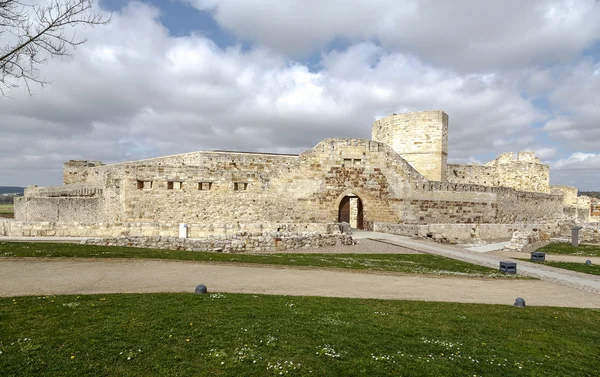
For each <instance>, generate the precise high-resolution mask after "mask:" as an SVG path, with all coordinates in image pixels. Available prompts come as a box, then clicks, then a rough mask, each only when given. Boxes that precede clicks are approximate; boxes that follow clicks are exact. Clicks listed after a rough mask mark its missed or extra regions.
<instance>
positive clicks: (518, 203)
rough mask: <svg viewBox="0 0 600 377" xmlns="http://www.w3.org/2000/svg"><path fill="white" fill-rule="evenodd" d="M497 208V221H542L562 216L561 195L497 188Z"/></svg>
mask: <svg viewBox="0 0 600 377" xmlns="http://www.w3.org/2000/svg"><path fill="white" fill-rule="evenodd" d="M497 209H498V213H497V216H496V220H497V222H499V223H507V224H510V223H521V222H529V223H543V222H554V221H559V220H561V219H562V218H563V215H562V214H563V204H562V195H552V194H544V193H536V192H523V191H516V190H513V189H509V188H506V189H504V188H503V189H500V190H498V197H497Z"/></svg>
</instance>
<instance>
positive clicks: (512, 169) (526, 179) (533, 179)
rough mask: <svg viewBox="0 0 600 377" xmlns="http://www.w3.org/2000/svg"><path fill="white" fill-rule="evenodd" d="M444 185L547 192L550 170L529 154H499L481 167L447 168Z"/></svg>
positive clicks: (451, 166)
mask: <svg viewBox="0 0 600 377" xmlns="http://www.w3.org/2000/svg"><path fill="white" fill-rule="evenodd" d="M447 177H448V182H454V183H466V184H477V185H484V186H496V187H510V188H514V189H516V190H520V191H528V192H543V193H550V191H551V190H550V183H549V182H550V167H549V166H548V165H545V164H542V163H540V161H539V159H538V158H537V157H535V155H534V153H533V152H519V153H518V154H517V156H516V158H515V156H514V154H513V153H512V152H507V153H503V154H501V155H500V156H498V158H496V159H495V160H493V161H490V162H488V163H486V164H485V165H483V166H482V165H476V164H472V165H455V164H452V165H448V176H447Z"/></svg>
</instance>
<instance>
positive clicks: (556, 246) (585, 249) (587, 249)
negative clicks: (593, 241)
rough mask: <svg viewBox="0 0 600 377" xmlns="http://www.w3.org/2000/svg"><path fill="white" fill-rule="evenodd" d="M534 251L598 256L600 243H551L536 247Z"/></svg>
mask: <svg viewBox="0 0 600 377" xmlns="http://www.w3.org/2000/svg"><path fill="white" fill-rule="evenodd" d="M536 251H540V252H543V253H548V254H563V255H584V256H589V257H600V245H579V246H578V247H573V246H571V245H570V244H568V243H551V244H549V245H546V246H544V247H541V248H539V249H537V250H536Z"/></svg>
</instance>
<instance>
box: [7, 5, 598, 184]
mask: <svg viewBox="0 0 600 377" xmlns="http://www.w3.org/2000/svg"><path fill="white" fill-rule="evenodd" d="M211 9H213V11H214V12H217V10H216V8H215V7H212V8H211ZM394 9H395V8H394ZM349 12H350V10H349ZM359 13H360V12H359ZM350 16H352V17H358V16H359V15H347V17H350ZM215 17H217V18H218V17H219V15H218V13H215ZM344 17H346V16H344ZM344 17H342V18H344ZM248 22H254V21H253V20H252V17H250V16H249V17H248ZM336 22H337V21H336ZM340 22H341V21H340ZM344 22H345V21H344ZM319 27H323V28H327V27H329V26H327V25H321V26H319ZM306 29H307V30H308V29H311V28H306ZM83 32H84V33H85V34H84V35H85V36H86V37H88V42H87V43H86V44H84V45H83V46H81V47H80V48H78V49H77V50H76V51H75V54H74V56H73V57H71V58H65V59H56V60H51V61H49V63H48V64H47V65H46V66H44V67H43V72H44V75H46V76H47V77H48V78H50V79H51V80H52V85H50V86H48V87H46V88H44V89H42V88H36V89H35V95H34V96H33V97H29V95H28V94H27V93H26V91H25V90H18V91H15V92H13V93H11V98H7V97H4V98H0V128H1V134H2V138H3V148H2V149H0V177H2V179H3V180H6V181H3V182H0V185H28V184H39V185H48V184H60V180H61V173H60V169H61V167H62V163H63V162H64V161H67V160H69V159H94V160H101V161H104V162H107V163H110V162H118V161H129V160H136V159H141V158H147V157H154V156H161V155H170V154H176V153H183V152H190V151H197V150H214V149H225V150H240V151H270V152H281V153H299V152H302V151H304V150H306V149H309V148H311V147H313V146H314V145H315V144H317V143H318V142H319V141H321V140H322V139H325V138H327V137H363V138H369V137H370V131H371V124H372V122H373V121H374V120H375V119H377V118H380V117H383V116H387V115H389V114H392V113H400V112H405V111H420V110H435V109H440V110H444V111H446V112H447V113H448V114H449V116H450V133H449V142H450V145H449V159H450V161H452V162H468V161H469V160H472V159H476V160H482V161H489V160H490V159H492V158H494V157H495V156H496V155H498V154H500V153H502V152H504V151H507V150H513V151H517V150H522V149H529V150H530V149H535V150H537V151H538V153H539V155H540V157H541V158H542V159H551V158H554V157H556V156H563V155H564V154H565V153H568V152H565V151H563V150H561V149H560V148H559V147H557V146H556V145H551V144H548V143H547V142H545V141H544V138H543V136H546V135H555V133H556V132H559V131H564V132H567V131H568V132H578V131H580V130H582V129H583V128H580V125H579V123H578V120H579V119H583V117H585V116H591V118H590V121H593V119H595V118H593V117H594V116H595V115H594V114H595V113H594V112H593V109H592V110H591V112H590V111H588V110H587V109H588V107H589V104H590V103H593V101H591V100H590V98H593V97H588V98H587V99H586V97H585V95H582V97H581V98H579V102H578V101H569V98H570V96H569V93H572V91H576V90H577V88H576V87H577V85H578V84H580V83H582V81H583V80H584V79H585V77H586V76H585V75H586V72H591V73H593V71H594V69H596V68H595V67H597V66H596V65H594V63H593V62H591V63H588V65H587V66H583V65H582V66H579V65H578V67H580V71H574V72H573V75H569V73H568V72H567V71H568V69H567V68H565V67H566V66H565V67H563V68H562V70H561V69H551V68H548V69H542V70H539V71H541V72H542V74H540V75H539V76H538V77H536V81H535V83H534V81H533V80H527V77H533V75H529V73H530V71H528V70H524V71H514V72H513V73H506V72H505V73H501V72H486V73H473V72H462V71H460V70H455V69H451V68H448V67H446V66H443V65H442V66H441V65H437V64H434V63H432V62H431V61H428V60H425V59H424V58H423V55H422V54H418V53H413V52H410V51H399V50H398V49H397V48H395V47H393V46H392V45H388V44H385V43H383V44H382V43H375V42H373V41H369V40H366V41H358V40H357V41H355V42H352V43H350V44H348V46H345V47H340V48H338V49H335V50H332V51H323V52H322V53H321V55H320V58H319V61H318V62H317V64H316V65H314V64H311V65H309V64H308V63H307V62H303V61H300V60H294V59H293V58H292V57H290V56H289V55H286V54H284V53H283V52H282V51H281V50H277V49H274V48H273V47H269V46H263V45H260V44H256V45H252V46H249V47H248V46H244V47H243V48H242V46H240V45H236V46H229V47H220V46H218V45H217V44H215V43H214V42H213V41H212V40H211V39H209V38H207V37H206V36H204V35H202V34H190V35H185V36H179V37H175V36H173V35H171V34H170V33H169V30H167V29H166V28H165V27H164V26H163V25H162V24H161V23H160V21H159V13H158V11H157V9H156V8H153V7H151V6H148V5H145V4H142V3H131V4H129V6H127V7H125V8H124V9H123V10H122V11H121V12H119V13H115V14H114V15H113V22H112V23H111V24H110V25H108V26H107V27H102V28H94V29H86V30H83ZM307 32H308V33H311V32H312V31H310V30H308V31H307ZM300 36H302V34H298V38H300ZM357 38H359V37H358V36H357ZM315 67H316V68H315ZM536 72H537V71H536ZM575 72H581V75H580V76H577V73H575ZM563 77H564V78H563ZM561 83H562V85H561ZM534 84H535V85H534ZM587 84H588V86H585V90H586V93H591V92H590V91H591V90H594V89H595V86H594V85H595V84H593V83H589V82H588V83H587ZM547 87H551V88H554V89H553V90H554V91H553V92H552V93H551V94H552V101H555V102H556V103H557V104H558V103H559V104H560V106H561V111H560V112H559V113H558V114H556V113H553V112H552V111H546V110H541V109H539V108H537V107H536V106H534V105H533V104H532V102H531V100H530V98H528V96H527V95H524V94H523V93H524V92H529V93H531V94H532V95H539V93H540V92H541V90H542V89H540V88H547ZM544 93H545V92H544ZM580 101H584V102H585V103H587V104H588V106H586V105H585V104H581V103H580ZM563 107H564V109H565V111H562V109H563ZM586 111H588V112H586ZM536 123H544V124H545V125H546V126H545V127H543V128H533V127H532V125H533V124H536ZM590 124H591V123H590ZM573 140H575V139H573ZM594 142H595V141H589V143H594ZM574 150H578V151H586V150H585V149H574ZM560 169H561V171H562V172H564V175H563V178H564V179H569V174H570V173H568V169H567V168H565V169H566V170H565V169H563V168H560ZM594 179H595V181H596V182H597V181H598V178H594Z"/></svg>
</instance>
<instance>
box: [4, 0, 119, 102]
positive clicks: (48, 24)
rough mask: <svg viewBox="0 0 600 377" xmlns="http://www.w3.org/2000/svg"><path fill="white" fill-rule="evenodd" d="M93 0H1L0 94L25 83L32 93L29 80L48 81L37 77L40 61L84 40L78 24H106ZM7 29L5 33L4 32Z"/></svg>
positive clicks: (66, 53)
mask: <svg viewBox="0 0 600 377" xmlns="http://www.w3.org/2000/svg"><path fill="white" fill-rule="evenodd" d="M93 4H94V0H50V2H48V3H46V4H33V5H32V4H27V3H24V2H23V1H22V0H0V41H2V40H6V41H7V42H5V43H6V45H4V46H0V94H2V95H5V94H6V91H7V90H10V89H13V88H17V87H19V86H20V85H22V84H24V85H25V86H26V87H27V90H28V91H29V93H30V94H31V93H32V92H31V86H30V84H31V83H37V84H41V85H42V86H43V85H44V84H47V82H46V81H44V80H42V79H39V78H38V72H39V67H40V65H42V64H44V63H45V61H46V58H47V57H57V56H65V55H70V54H71V51H72V50H73V49H74V48H75V47H77V46H79V45H81V44H83V43H85V42H86V41H87V39H85V38H83V39H78V38H76V36H75V29H74V30H73V31H72V32H70V33H67V31H66V29H67V27H71V28H76V27H78V26H79V25H84V26H95V25H106V24H108V23H109V22H110V20H111V17H110V16H109V17H105V16H104V15H103V14H101V13H99V12H97V11H95V10H94V8H93ZM5 33H6V36H3V34H5Z"/></svg>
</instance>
